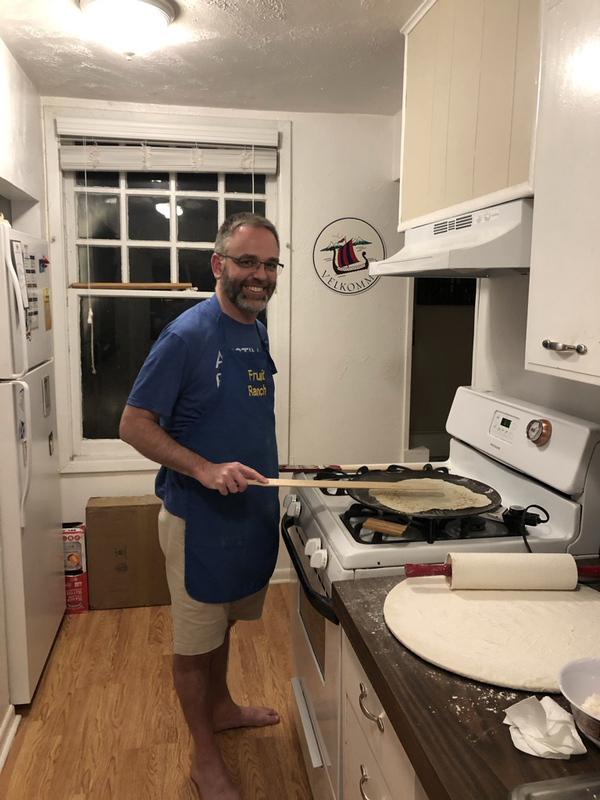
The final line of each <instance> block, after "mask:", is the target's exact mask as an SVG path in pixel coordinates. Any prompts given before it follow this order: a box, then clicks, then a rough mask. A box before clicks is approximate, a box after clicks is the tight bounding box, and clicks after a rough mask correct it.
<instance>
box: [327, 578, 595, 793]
mask: <svg viewBox="0 0 600 800" xmlns="http://www.w3.org/2000/svg"><path fill="white" fill-rule="evenodd" d="M397 583H398V577H389V578H366V579H361V580H355V581H339V582H336V583H334V584H333V607H334V609H335V612H336V614H337V616H338V618H339V620H340V623H341V625H342V627H343V629H344V631H345V633H346V635H347V636H348V639H349V640H350V643H351V645H352V647H353V648H354V650H355V652H356V655H357V656H358V659H359V661H360V663H361V664H362V666H363V669H364V670H365V673H366V675H367V676H368V678H369V680H370V681H371V683H372V685H373V688H374V689H375V691H376V692H377V694H378V696H379V699H380V700H381V703H382V705H383V707H384V709H385V712H386V714H387V716H388V717H389V719H390V722H391V724H392V725H393V727H394V730H395V731H396V734H397V735H398V738H399V739H400V742H401V743H402V746H403V747H404V749H405V750H406V752H407V754H408V757H409V758H410V760H411V762H412V765H413V767H414V768H415V771H416V773H417V776H418V777H419V780H420V781H421V783H422V784H423V788H424V789H425V791H426V792H427V794H428V796H429V800H507V797H508V795H509V793H510V792H511V791H512V790H513V789H514V788H515V787H516V786H519V785H521V784H523V783H529V782H534V781H542V780H550V779H552V778H561V777H564V776H567V775H576V774H581V773H588V772H600V749H599V748H598V747H596V745H594V743H593V742H590V740H589V739H586V738H585V737H582V739H583V742H584V744H585V746H586V748H587V750H588V752H587V754H586V755H580V756H571V758H570V759H568V760H564V761H561V760H554V759H547V758H537V757H536V756H530V755H527V754H526V753H522V752H521V751H520V750H517V748H516V747H515V746H514V745H513V743H512V739H511V738H510V732H509V728H508V725H504V724H503V720H504V713H503V710H504V709H506V708H508V706H511V705H513V704H514V703H516V702H517V701H519V700H522V699H524V698H525V697H530V696H531V694H532V693H531V692H517V691H513V690H512V689H501V688H499V687H494V686H491V685H489V684H484V683H478V682H476V681H471V680H468V679H467V678H462V677H460V676H459V675H455V674H454V673H451V672H447V671H446V670H444V669H440V668H439V667H435V666H433V665H432V664H429V663H428V662H427V661H423V660H422V659H421V658H419V657H418V656H416V655H414V654H413V653H412V652H411V651H410V650H407V649H406V648H405V647H404V646H403V645H402V644H400V642H399V641H398V640H397V639H395V638H394V636H392V634H391V633H390V632H389V630H388V628H387V626H386V624H385V621H384V619H383V602H384V599H385V597H386V595H387V594H388V592H389V591H390V590H391V589H392V588H393V587H394V586H395V585H396V584H397ZM536 696H537V697H538V698H541V697H543V696H544V695H543V694H538V695H536ZM551 697H552V698H553V699H554V700H556V702H558V703H559V704H560V705H562V706H563V707H564V708H567V709H568V708H569V706H568V703H567V702H566V700H565V699H564V698H563V697H562V695H556V694H553V695H551Z"/></svg>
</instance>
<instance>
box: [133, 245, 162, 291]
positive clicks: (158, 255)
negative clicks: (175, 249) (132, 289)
mask: <svg viewBox="0 0 600 800" xmlns="http://www.w3.org/2000/svg"><path fill="white" fill-rule="evenodd" d="M129 280H130V281H131V283H170V281H171V260H170V254H169V250H168V249H167V248H166V247H130V248H129Z"/></svg>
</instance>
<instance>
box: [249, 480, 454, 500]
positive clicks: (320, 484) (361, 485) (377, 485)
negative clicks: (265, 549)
mask: <svg viewBox="0 0 600 800" xmlns="http://www.w3.org/2000/svg"><path fill="white" fill-rule="evenodd" d="M401 483H402V481H396V482H394V481H334V480H329V479H324V480H315V479H314V478H269V482H268V483H261V482H260V481H248V486H263V487H269V486H289V487H290V488H292V489H293V488H294V487H297V488H298V489H306V488H311V487H315V488H318V489H346V488H348V487H350V488H352V489H354V490H357V489H383V490H385V491H388V492H399V493H402V494H405V495H420V494H426V495H428V496H431V497H443V496H444V493H443V492H432V491H431V489H430V488H428V487H425V488H424V489H422V490H419V489H414V488H413V489H402V487H401V485H400V484H401Z"/></svg>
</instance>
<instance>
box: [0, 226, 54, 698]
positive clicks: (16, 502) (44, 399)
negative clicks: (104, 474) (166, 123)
mask: <svg viewBox="0 0 600 800" xmlns="http://www.w3.org/2000/svg"><path fill="white" fill-rule="evenodd" d="M47 257H48V244H47V242H43V241H40V240H39V239H35V238H33V237H31V236H28V235H27V234H24V233H19V232H17V231H15V230H12V229H11V228H10V227H9V226H8V225H7V224H6V223H0V453H1V455H0V548H1V552H0V559H1V561H2V569H3V578H4V595H5V610H6V638H7V650H8V652H7V660H8V681H9V694H10V702H11V703H13V704H15V705H18V704H22V703H30V702H31V699H32V697H33V693H34V692H35V689H36V686H37V684H38V682H39V679H40V676H41V674H42V670H43V668H44V664H45V663H46V660H47V658H48V654H49V653H50V649H51V647H52V644H53V642H54V638H55V636H56V633H57V631H58V627H59V625H60V622H61V619H62V616H63V613H64V610H65V580H64V557H63V545H62V515H61V504H60V485H59V464H58V447H57V437H56V387H55V383H54V360H53V335H52V324H53V321H52V305H51V295H50V269H51V267H50V263H49V261H48V258H47Z"/></svg>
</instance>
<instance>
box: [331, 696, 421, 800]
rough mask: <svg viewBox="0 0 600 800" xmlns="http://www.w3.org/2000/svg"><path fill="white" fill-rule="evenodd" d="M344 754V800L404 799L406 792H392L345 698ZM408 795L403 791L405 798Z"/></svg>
mask: <svg viewBox="0 0 600 800" xmlns="http://www.w3.org/2000/svg"><path fill="white" fill-rule="evenodd" d="M344 756H345V757H344V782H343V784H344V800H365V798H368V800H396V798H398V800H400V798H401V800H404V798H405V795H403V794H402V793H399V792H398V790H396V794H395V795H392V793H391V791H390V789H389V788H388V786H387V783H386V782H385V779H384V777H383V775H382V772H381V769H380V767H379V764H378V763H377V759H376V758H375V756H374V755H373V751H372V750H371V748H370V747H369V745H368V744H367V740H366V738H365V735H364V733H363V731H362V728H361V726H360V723H359V721H358V718H357V716H356V714H355V713H354V710H353V709H352V707H351V706H350V704H349V703H348V702H347V703H346V707H345V730H344ZM409 797H410V795H406V798H407V800H408V798H409Z"/></svg>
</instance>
